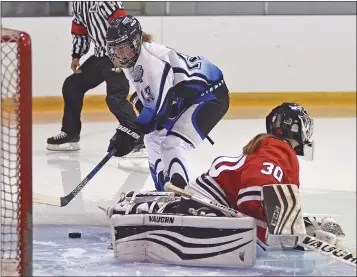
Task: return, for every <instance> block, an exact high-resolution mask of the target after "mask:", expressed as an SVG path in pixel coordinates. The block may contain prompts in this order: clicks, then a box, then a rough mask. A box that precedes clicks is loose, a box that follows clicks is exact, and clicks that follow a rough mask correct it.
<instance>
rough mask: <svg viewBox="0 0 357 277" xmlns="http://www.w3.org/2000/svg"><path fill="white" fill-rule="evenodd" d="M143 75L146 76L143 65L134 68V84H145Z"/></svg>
mask: <svg viewBox="0 0 357 277" xmlns="http://www.w3.org/2000/svg"><path fill="white" fill-rule="evenodd" d="M143 75H144V69H143V67H142V66H141V65H137V66H135V68H134V82H135V83H137V82H140V83H142V82H143V79H142V78H143Z"/></svg>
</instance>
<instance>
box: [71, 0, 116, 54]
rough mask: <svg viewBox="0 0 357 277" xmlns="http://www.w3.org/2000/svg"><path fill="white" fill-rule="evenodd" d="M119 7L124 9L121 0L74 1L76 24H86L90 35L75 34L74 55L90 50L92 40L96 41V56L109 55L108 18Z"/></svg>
mask: <svg viewBox="0 0 357 277" xmlns="http://www.w3.org/2000/svg"><path fill="white" fill-rule="evenodd" d="M117 9H123V7H122V4H121V2H115V1H101V2H98V1H75V2H73V15H74V19H73V22H74V24H78V25H79V26H84V27H86V28H87V30H88V35H78V34H73V52H72V56H79V57H81V56H83V55H84V54H86V53H87V52H88V50H89V45H90V41H92V42H93V43H94V55H95V56H96V57H103V56H107V50H106V39H105V36H106V32H107V29H108V26H109V22H108V19H109V18H110V16H112V15H113V14H114V13H115V11H116V10H117Z"/></svg>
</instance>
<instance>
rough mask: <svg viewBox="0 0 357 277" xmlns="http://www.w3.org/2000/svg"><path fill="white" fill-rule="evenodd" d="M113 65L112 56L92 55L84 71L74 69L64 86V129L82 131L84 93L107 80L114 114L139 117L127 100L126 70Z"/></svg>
mask: <svg viewBox="0 0 357 277" xmlns="http://www.w3.org/2000/svg"><path fill="white" fill-rule="evenodd" d="M112 68H113V64H112V62H111V60H110V59H109V57H95V56H91V57H89V58H88V59H87V60H86V61H85V62H84V63H83V64H82V65H81V67H80V69H81V71H82V72H81V73H73V74H72V75H70V76H69V77H67V78H66V80H65V81H64V83H63V87H62V95H63V99H64V113H63V118H62V129H61V131H63V132H65V133H67V134H68V135H73V136H79V135H80V132H81V128H82V124H81V112H82V106H83V98H84V94H85V93H86V92H87V91H88V90H90V89H92V88H95V87H97V86H98V85H100V84H101V83H102V82H104V81H105V82H106V83H107V97H106V102H107V105H108V107H109V110H110V111H111V112H112V114H114V116H115V117H116V118H117V119H118V121H121V122H122V121H123V120H129V121H134V120H135V119H136V114H135V112H134V109H133V106H132V104H131V103H130V102H129V101H128V100H127V96H128V93H129V81H128V80H127V79H126V77H125V74H124V72H123V71H121V72H120V73H115V72H113V71H112Z"/></svg>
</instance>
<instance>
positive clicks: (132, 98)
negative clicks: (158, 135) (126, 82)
mask: <svg viewBox="0 0 357 277" xmlns="http://www.w3.org/2000/svg"><path fill="white" fill-rule="evenodd" d="M129 101H130V103H132V104H133V105H134V106H135V108H136V109H137V111H138V112H139V113H141V111H142V109H143V108H144V105H143V103H142V102H141V100H140V99H139V96H138V94H137V93H136V91H135V92H134V93H133V94H132V95H131V96H130V98H129Z"/></svg>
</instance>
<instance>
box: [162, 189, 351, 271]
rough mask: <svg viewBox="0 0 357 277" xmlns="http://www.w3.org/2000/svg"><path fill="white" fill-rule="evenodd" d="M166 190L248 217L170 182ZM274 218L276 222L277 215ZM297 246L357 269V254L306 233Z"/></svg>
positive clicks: (277, 224)
mask: <svg viewBox="0 0 357 277" xmlns="http://www.w3.org/2000/svg"><path fill="white" fill-rule="evenodd" d="M265 187H274V186H265ZM276 187H277V186H276V185H275V187H274V188H273V189H276ZM165 190H166V191H172V192H175V193H177V194H178V195H181V196H183V197H186V198H189V199H192V200H194V201H197V202H199V203H201V204H204V205H206V206H208V207H210V208H214V209H217V210H219V211H221V212H222V213H224V214H226V215H227V216H232V217H245V216H247V215H245V214H243V213H240V212H238V211H236V210H234V209H231V208H229V207H226V206H224V205H221V204H219V203H216V202H215V201H212V200H211V199H209V198H206V197H203V196H196V195H194V194H193V193H191V192H188V191H185V190H183V189H181V188H179V187H176V186H174V185H172V184H171V183H170V182H168V183H166V184H165ZM263 191H264V190H263ZM280 192H281V191H280ZM295 197H298V195H295ZM295 201H299V200H296V198H295ZM285 203H288V201H285ZM298 214H300V216H301V213H298ZM273 218H274V219H275V220H276V217H275V215H274V217H273ZM282 219H284V222H285V223H286V218H285V217H284V218H283V217H281V220H282ZM256 223H257V225H258V226H261V227H268V228H269V229H273V228H272V227H275V226H282V225H281V224H280V223H281V222H279V221H277V222H276V223H275V224H273V225H271V223H270V226H267V224H266V223H265V222H263V221H261V220H257V219H256ZM285 223H284V224H285ZM270 227H271V228H270ZM274 229H276V230H277V231H278V232H280V233H281V227H279V228H274ZM274 229H273V230H274ZM292 236H294V235H292ZM297 245H298V246H300V247H303V248H304V249H305V248H307V249H309V250H311V251H314V252H317V253H321V254H324V255H327V256H329V257H331V258H334V259H336V260H338V261H340V262H343V263H346V264H348V265H350V266H353V267H356V254H355V253H352V252H350V251H347V250H344V249H340V248H338V247H335V246H333V245H331V244H328V243H326V242H324V241H322V240H319V239H316V238H315V237H311V236H309V235H307V234H306V233H305V234H303V235H300V236H297Z"/></svg>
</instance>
